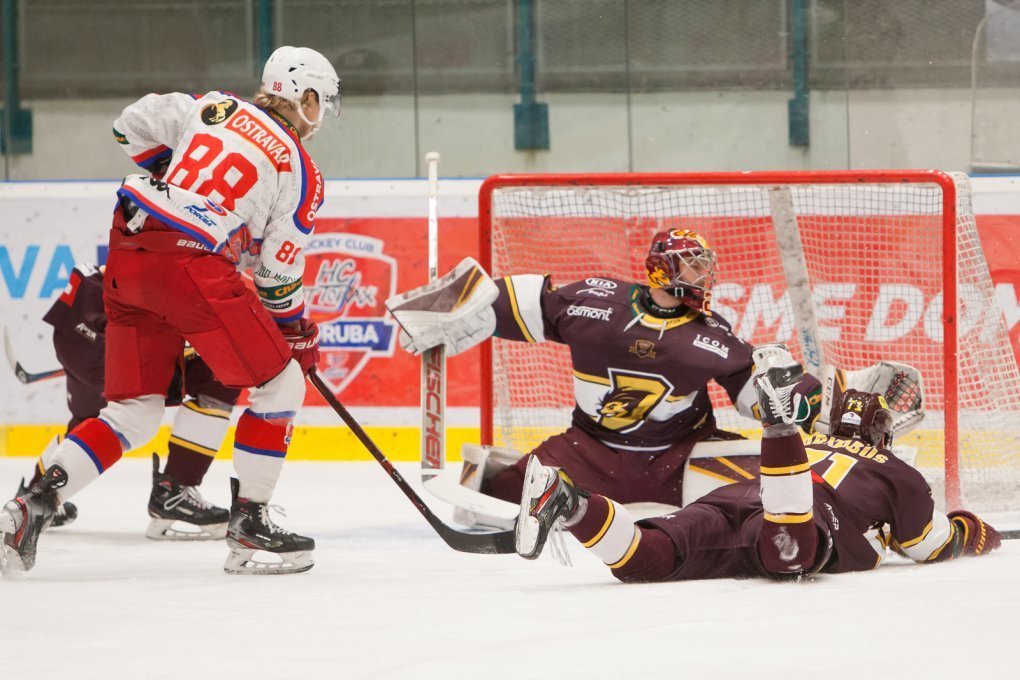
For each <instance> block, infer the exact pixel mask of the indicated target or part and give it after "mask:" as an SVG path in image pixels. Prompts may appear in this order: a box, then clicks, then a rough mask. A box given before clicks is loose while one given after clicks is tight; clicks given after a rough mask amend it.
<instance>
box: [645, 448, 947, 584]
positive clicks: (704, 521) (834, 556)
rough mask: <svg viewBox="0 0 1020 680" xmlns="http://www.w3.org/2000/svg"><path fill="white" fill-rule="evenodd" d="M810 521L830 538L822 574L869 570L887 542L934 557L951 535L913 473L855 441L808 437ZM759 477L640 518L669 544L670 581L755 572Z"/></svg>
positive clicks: (921, 557)
mask: <svg viewBox="0 0 1020 680" xmlns="http://www.w3.org/2000/svg"><path fill="white" fill-rule="evenodd" d="M805 445H806V448H807V454H808V460H809V462H810V463H811V477H812V481H813V484H812V489H813V493H814V509H813V514H814V521H815V524H816V525H817V526H818V527H819V528H820V529H821V530H822V533H823V534H825V535H827V536H828V537H829V539H831V545H830V548H831V550H830V552H829V554H828V555H827V556H826V557H825V558H824V559H825V562H824V564H822V565H816V567H815V568H816V569H817V568H818V567H821V571H824V572H828V573H838V572H846V571H864V570H868V569H874V568H875V567H877V566H878V565H879V564H880V563H881V562H882V559H883V557H884V556H885V554H886V546H887V545H888V544H889V542H890V539H891V540H893V541H895V542H896V545H897V546H898V547H899V548H900V549H901V550H902V551H903V552H904V553H905V554H906V555H907V556H909V557H910V558H911V559H913V560H915V561H917V562H925V561H928V560H933V559H935V558H936V557H938V556H939V554H940V552H941V551H942V550H943V549H945V547H946V546H947V545H948V544H949V542H950V539H951V538H952V531H951V528H950V523H949V518H948V517H946V515H945V514H943V513H942V512H939V511H938V510H937V509H936V508H935V503H934V501H933V500H932V496H931V488H930V487H929V486H928V483H927V482H926V481H925V479H924V477H923V476H922V475H921V473H920V472H918V471H917V470H915V469H914V468H913V467H911V466H910V465H909V464H907V463H905V462H904V461H902V460H900V459H899V458H897V457H896V456H894V455H893V454H892V453H891V452H890V451H888V450H884V449H876V448H875V447H873V446H868V445H867V444H865V443H864V442H862V441H860V440H850V439H842V438H837V437H829V436H827V435H823V434H815V435H810V436H808V437H807V438H806V439H805ZM762 518H763V512H762V505H761V496H760V493H759V486H758V480H757V479H755V480H748V481H746V482H740V483H737V484H731V485H729V486H724V487H721V488H719V489H716V490H715V491H713V492H711V493H709V494H708V495H706V496H704V497H703V498H701V499H699V500H698V501H696V502H694V503H692V504H690V505H688V506H687V507H685V508H684V509H683V510H680V511H677V512H676V513H673V514H672V515H665V516H663V517H656V518H652V519H649V520H643V521H641V522H640V524H641V525H642V526H651V527H655V528H657V529H659V530H661V531H664V532H666V533H667V534H668V535H669V536H670V538H671V539H672V540H673V542H674V544H675V545H676V551H677V557H678V560H677V570H676V572H674V574H673V575H672V576H671V577H670V580H686V579H699V578H728V577H751V576H761V575H763V574H764V573H765V569H764V567H763V566H762V564H761V560H760V559H759V557H758V550H757V542H758V535H759V531H760V530H761V526H762Z"/></svg>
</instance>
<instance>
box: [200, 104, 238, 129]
mask: <svg viewBox="0 0 1020 680" xmlns="http://www.w3.org/2000/svg"><path fill="white" fill-rule="evenodd" d="M234 111H237V101H235V100H233V99H227V100H225V101H222V102H216V103H215V104H209V105H207V106H205V107H204V108H203V109H202V122H203V123H205V124H206V125H219V124H220V123H222V122H224V121H226V120H227V118H230V116H231V114H232V113H234Z"/></svg>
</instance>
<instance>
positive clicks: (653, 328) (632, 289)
mask: <svg viewBox="0 0 1020 680" xmlns="http://www.w3.org/2000/svg"><path fill="white" fill-rule="evenodd" d="M496 284H497V286H498V287H499V289H500V295H499V298H498V299H497V300H496V302H495V303H494V305H493V307H494V309H495V311H496V332H495V336H496V337H499V338H504V339H508V340H519V341H525V342H543V341H552V342H558V343H563V344H565V345H567V346H568V347H569V348H570V356H571V361H572V363H573V369H574V375H573V379H574V398H575V401H576V406H575V408H574V413H573V422H574V425H576V426H578V427H580V428H582V429H583V430H585V431H586V432H588V433H589V434H591V435H592V436H593V437H595V438H596V439H598V440H600V441H602V442H603V443H605V444H607V445H609V446H612V447H613V448H616V449H623V450H634V451H653V452H654V451H662V450H665V449H667V448H669V446H670V445H671V444H673V443H675V442H676V441H678V440H680V439H682V438H684V437H686V436H687V435H688V434H689V433H691V432H692V431H693V430H695V429H697V428H699V427H702V426H705V425H708V426H713V425H714V419H713V417H712V404H711V402H710V400H709V396H708V390H707V384H708V382H709V381H710V380H714V381H715V382H717V383H718V384H719V385H721V386H722V387H723V388H724V389H725V390H726V392H727V394H728V395H729V397H730V400H731V401H732V402H733V404H734V405H735V406H736V407H737V409H738V410H739V411H740V412H741V413H742V414H743V415H745V416H748V417H753V412H752V408H753V406H754V405H756V404H757V396H756V394H755V391H754V388H753V386H752V385H751V384H750V378H751V371H752V368H753V362H752V361H751V349H752V347H751V345H749V344H747V343H746V342H744V341H743V340H741V339H740V338H738V337H737V336H735V335H734V334H733V333H732V331H731V329H730V325H729V323H727V322H726V321H725V320H724V319H722V318H720V317H718V316H717V315H711V316H710V315H706V314H703V313H701V312H698V311H695V310H693V309H688V308H686V307H684V308H681V309H679V310H676V312H677V315H676V316H673V317H671V318H660V317H657V316H655V315H653V314H652V313H650V312H649V311H648V309H647V308H646V306H645V304H644V303H643V302H642V300H643V298H644V297H645V296H647V294H648V293H647V291H648V288H647V287H646V286H640V285H636V284H634V283H629V282H625V281H620V280H616V279H608V278H588V279H585V280H584V281H579V282H577V283H572V284H570V285H567V286H564V287H562V288H553V287H552V285H551V284H550V282H549V279H548V277H544V276H538V275H521V276H509V277H506V278H504V279H501V280H498V281H496Z"/></svg>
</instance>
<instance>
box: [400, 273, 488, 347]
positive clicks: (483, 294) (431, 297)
mask: <svg viewBox="0 0 1020 680" xmlns="http://www.w3.org/2000/svg"><path fill="white" fill-rule="evenodd" d="M497 297H499V289H498V288H496V284H495V283H493V282H492V279H490V278H489V275H488V274H486V273H485V270H484V269H482V267H481V265H479V264H478V263H477V262H475V260H474V259H472V258H470V257H466V258H464V259H463V260H461V262H460V264H458V265H457V266H456V267H454V269H453V271H451V272H450V273H448V274H445V275H443V276H442V277H440V278H438V279H436V280H435V281H432V282H430V283H427V284H425V285H424V286H421V287H419V288H415V289H413V290H409V291H407V292H406V293H401V294H399V295H394V296H393V297H391V298H390V299H388V300H387V301H386V309H388V310H390V313H391V314H392V315H393V318H394V319H396V320H397V323H398V324H400V328H401V331H400V346H401V347H403V348H404V349H405V350H406V351H408V352H410V353H411V354H421V353H422V352H424V351H425V350H428V349H432V348H433V347H436V346H438V345H444V346H445V347H446V353H447V354H448V355H450V356H453V355H455V354H460V353H461V352H463V351H464V350H467V349H470V348H471V347H474V346H475V345H477V344H478V343H480V342H482V341H483V340H485V339H487V338H488V337H489V336H491V335H492V333H493V331H494V330H496V313H495V311H493V309H492V303H493V302H495V301H496V298H497Z"/></svg>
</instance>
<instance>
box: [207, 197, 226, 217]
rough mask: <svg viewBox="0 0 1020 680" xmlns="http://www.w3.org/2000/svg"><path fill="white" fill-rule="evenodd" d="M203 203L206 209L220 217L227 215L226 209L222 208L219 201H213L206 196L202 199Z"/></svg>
mask: <svg viewBox="0 0 1020 680" xmlns="http://www.w3.org/2000/svg"><path fill="white" fill-rule="evenodd" d="M203 203H205V207H206V209H207V210H209V211H210V212H213V213H216V214H217V215H219V216H220V217H226V216H227V209H226V208H224V207H223V206H222V205H220V204H219V203H216V202H214V201H210V200H209V199H208V198H207V199H205V200H204V201H203Z"/></svg>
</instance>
